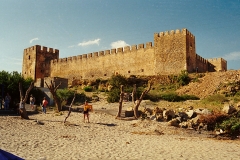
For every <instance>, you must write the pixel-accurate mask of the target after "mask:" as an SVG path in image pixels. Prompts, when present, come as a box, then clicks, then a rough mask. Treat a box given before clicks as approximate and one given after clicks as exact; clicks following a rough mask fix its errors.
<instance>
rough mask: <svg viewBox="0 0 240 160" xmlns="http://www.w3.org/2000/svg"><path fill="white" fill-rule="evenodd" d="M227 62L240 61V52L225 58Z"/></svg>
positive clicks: (232, 53) (227, 55)
mask: <svg viewBox="0 0 240 160" xmlns="http://www.w3.org/2000/svg"><path fill="white" fill-rule="evenodd" d="M223 58H224V59H226V60H227V61H234V60H240V52H231V53H229V54H226V55H224V56H223Z"/></svg>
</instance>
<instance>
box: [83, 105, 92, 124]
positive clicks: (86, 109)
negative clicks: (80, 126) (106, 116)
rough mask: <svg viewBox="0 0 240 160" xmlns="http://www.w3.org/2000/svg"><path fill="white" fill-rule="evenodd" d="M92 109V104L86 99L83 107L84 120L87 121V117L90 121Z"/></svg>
mask: <svg viewBox="0 0 240 160" xmlns="http://www.w3.org/2000/svg"><path fill="white" fill-rule="evenodd" d="M90 111H92V105H89V104H88V102H87V101H85V104H84V107H83V115H84V116H83V122H85V119H86V117H87V120H88V123H89V112H90Z"/></svg>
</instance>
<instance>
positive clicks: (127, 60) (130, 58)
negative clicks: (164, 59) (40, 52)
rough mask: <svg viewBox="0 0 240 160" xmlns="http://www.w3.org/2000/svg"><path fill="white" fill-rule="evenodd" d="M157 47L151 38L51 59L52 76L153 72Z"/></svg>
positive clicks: (85, 76)
mask: <svg viewBox="0 0 240 160" xmlns="http://www.w3.org/2000/svg"><path fill="white" fill-rule="evenodd" d="M153 53H154V48H153V47H152V43H151V42H149V43H147V44H146V47H144V44H139V45H138V46H136V45H133V46H132V47H130V46H126V47H124V48H116V49H111V50H106V51H100V52H93V53H88V54H83V55H79V56H77V58H76V57H68V58H62V59H59V60H53V61H51V77H55V76H59V77H64V78H70V79H75V78H82V79H96V78H109V77H111V76H112V75H113V74H122V75H125V76H130V75H153V74H154V72H153V65H152V64H153V61H154V54H153Z"/></svg>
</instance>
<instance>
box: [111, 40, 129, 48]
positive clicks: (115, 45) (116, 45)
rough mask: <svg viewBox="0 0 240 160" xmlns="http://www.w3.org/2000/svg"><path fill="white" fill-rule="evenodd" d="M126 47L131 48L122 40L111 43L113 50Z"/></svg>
mask: <svg viewBox="0 0 240 160" xmlns="http://www.w3.org/2000/svg"><path fill="white" fill-rule="evenodd" d="M125 46H129V44H127V43H126V42H125V41H122V40H119V41H116V42H112V43H111V47H112V48H120V47H125Z"/></svg>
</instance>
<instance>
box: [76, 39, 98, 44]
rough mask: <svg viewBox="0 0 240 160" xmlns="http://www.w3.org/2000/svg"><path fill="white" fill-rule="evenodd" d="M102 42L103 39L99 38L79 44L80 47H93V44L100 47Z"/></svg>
mask: <svg viewBox="0 0 240 160" xmlns="http://www.w3.org/2000/svg"><path fill="white" fill-rule="evenodd" d="M100 40H101V39H100V38H98V39H95V40H90V41H83V42H81V43H78V46H88V45H93V44H97V45H99V42H100Z"/></svg>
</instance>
